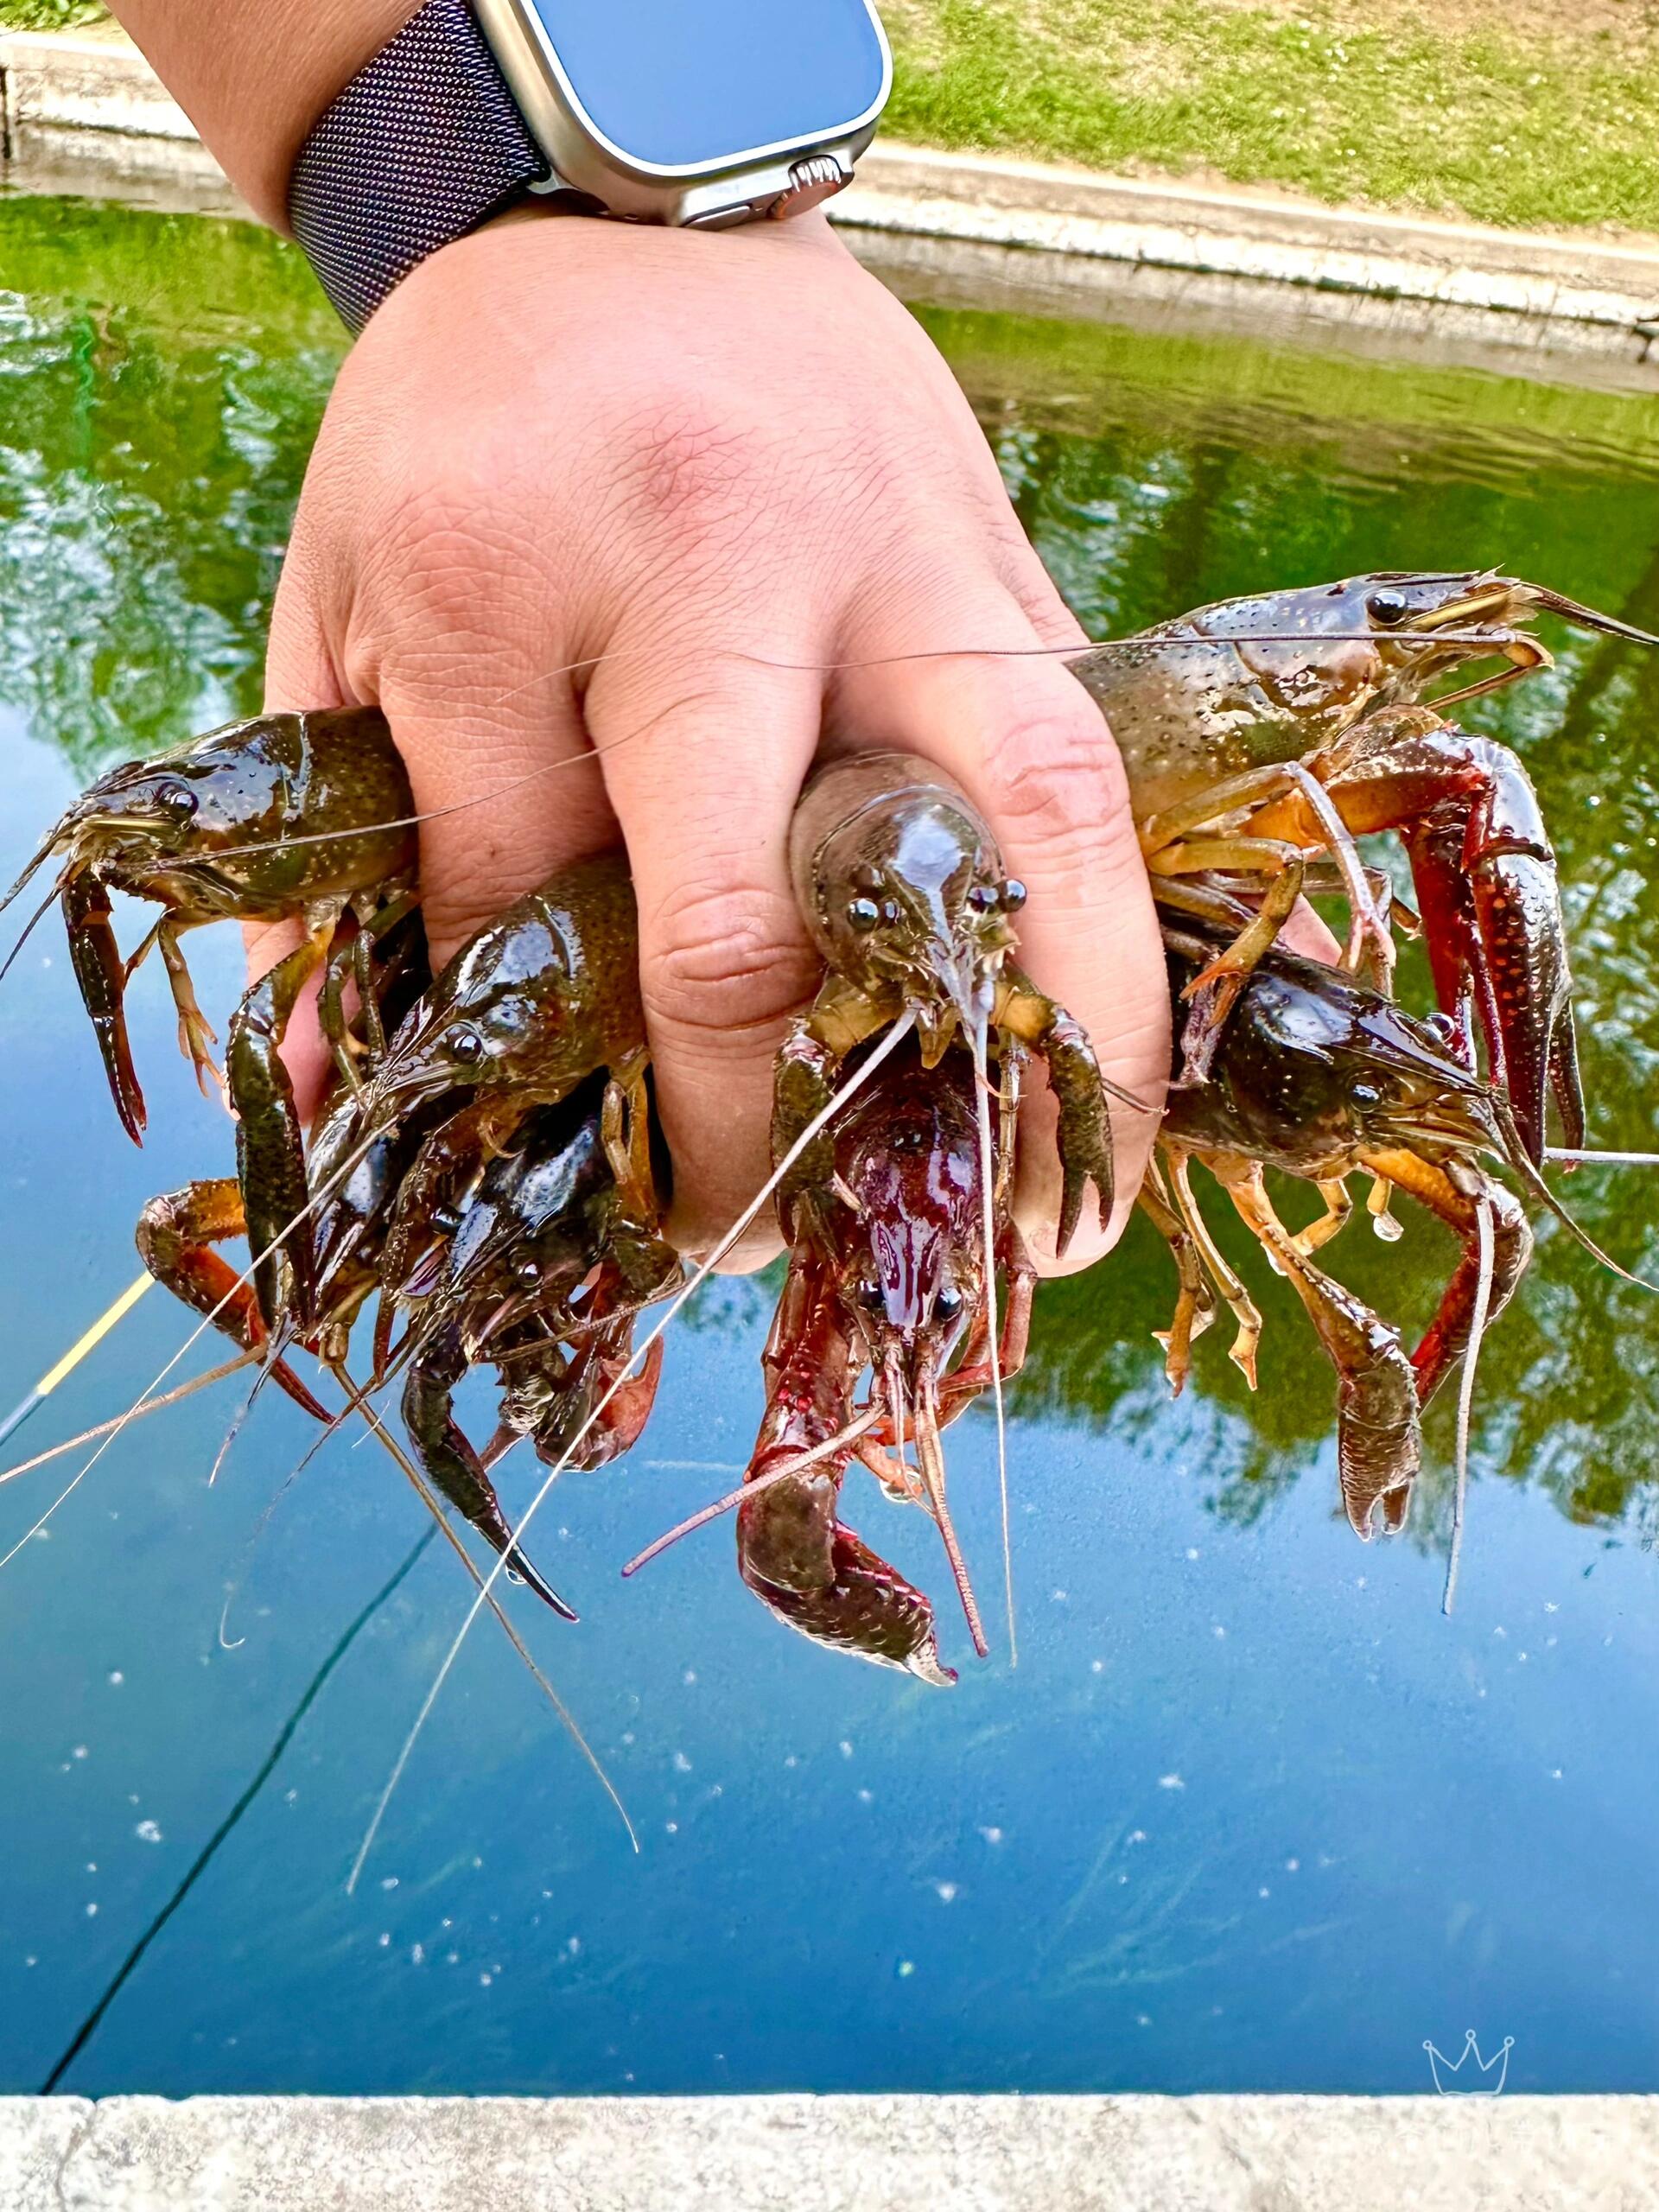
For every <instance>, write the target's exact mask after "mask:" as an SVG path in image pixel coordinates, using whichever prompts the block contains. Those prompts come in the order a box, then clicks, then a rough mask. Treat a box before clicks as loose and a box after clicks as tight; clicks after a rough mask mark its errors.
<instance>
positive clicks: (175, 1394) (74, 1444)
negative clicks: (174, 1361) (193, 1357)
mask: <svg viewBox="0 0 1659 2212" xmlns="http://www.w3.org/2000/svg"><path fill="white" fill-rule="evenodd" d="M258 1357H259V1354H258V1351H257V1348H256V1349H255V1350H254V1351H245V1352H238V1354H237V1356H236V1357H235V1358H234V1359H227V1360H226V1362H225V1363H224V1364H223V1365H222V1366H220V1367H210V1368H209V1369H208V1370H207V1373H206V1374H205V1375H198V1376H194V1377H193V1378H192V1379H191V1380H190V1381H189V1382H188V1383H180V1385H179V1387H178V1389H176V1390H169V1391H168V1393H167V1395H166V1396H165V1397H162V1398H150V1399H147V1400H146V1401H145V1402H144V1403H143V1405H142V1406H140V1407H139V1408H138V1410H137V1413H136V1414H117V1415H115V1416H114V1417H113V1418H112V1419H111V1420H109V1421H99V1424H98V1426H97V1427H95V1428H83V1429H82V1430H81V1432H80V1434H79V1436H68V1437H66V1438H65V1439H64V1440H63V1442H62V1443H61V1444H54V1446H52V1448H51V1450H50V1451H48V1452H36V1453H35V1457H34V1458H33V1459H20V1460H19V1461H18V1463H17V1465H16V1466H15V1467H5V1468H0V1483H10V1482H16V1479H17V1478H18V1476H19V1475H29V1474H33V1472H34V1471H35V1468H36V1467H44V1466H45V1465H48V1462H49V1461H51V1460H53V1459H62V1457H63V1455H64V1453H65V1452H73V1451H76V1450H78V1449H79V1446H81V1445H83V1444H96V1443H97V1441H98V1440H99V1437H100V1436H108V1435H110V1434H111V1433H113V1432H114V1430H116V1429H117V1428H118V1427H120V1426H121V1425H122V1423H123V1422H124V1421H143V1418H144V1416H145V1414H159V1413H162V1412H164V1411H165V1410H166V1408H168V1406H176V1405H179V1404H181V1403H182V1402H183V1401H184V1400H185V1399H186V1398H194V1396H195V1395H196V1393H197V1391H198V1390H205V1389H207V1386H208V1385H209V1383H222V1382H223V1381H224V1380H225V1378H226V1376H227V1375H239V1374H240V1373H241V1371H242V1370H243V1369H244V1368H245V1367H251V1365H252V1364H253V1363H254V1361H255V1360H256V1359H257V1358H258Z"/></svg>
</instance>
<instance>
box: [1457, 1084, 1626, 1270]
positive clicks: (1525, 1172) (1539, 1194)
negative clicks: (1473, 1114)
mask: <svg viewBox="0 0 1659 2212" xmlns="http://www.w3.org/2000/svg"><path fill="white" fill-rule="evenodd" d="M1491 1109H1492V1119H1493V1120H1494V1121H1495V1122H1497V1127H1498V1132H1499V1134H1500V1135H1502V1137H1503V1147H1502V1150H1501V1153H1500V1157H1501V1158H1502V1159H1503V1161H1504V1163H1505V1165H1506V1166H1509V1167H1510V1168H1512V1169H1513V1170H1514V1171H1515V1173H1516V1175H1517V1176H1518V1177H1519V1178H1520V1179H1521V1181H1522V1182H1523V1183H1524V1184H1525V1185H1526V1186H1527V1188H1528V1190H1529V1191H1530V1192H1531V1193H1532V1195H1533V1197H1534V1198H1536V1199H1537V1200H1538V1203H1539V1204H1540V1205H1542V1206H1544V1207H1547V1208H1548V1211H1550V1212H1551V1213H1553V1214H1554V1217H1555V1218H1556V1220H1557V1221H1559V1222H1560V1223H1561V1224H1563V1225H1564V1226H1565V1228H1566V1229H1567V1232H1568V1234H1569V1235H1571V1236H1574V1237H1576V1238H1577V1240H1578V1242H1579V1243H1580V1244H1582V1245H1583V1247H1584V1249H1585V1250H1586V1252H1587V1253H1588V1254H1589V1255H1590V1256H1591V1258H1592V1260H1595V1261H1597V1262H1599V1264H1600V1265H1601V1266H1602V1267H1604V1268H1606V1269H1607V1270H1608V1272H1609V1273H1610V1274H1616V1275H1617V1276H1618V1278H1619V1279H1620V1281H1623V1282H1633V1283H1635V1284H1636V1285H1637V1288H1638V1289H1641V1290H1647V1291H1651V1292H1652V1293H1653V1294H1654V1296H1655V1297H1656V1298H1659V1283H1651V1282H1649V1281H1648V1280H1647V1278H1646V1276H1645V1275H1638V1274H1631V1272H1630V1268H1622V1267H1620V1265H1619V1263H1618V1261H1617V1260H1615V1259H1614V1258H1612V1256H1611V1255H1610V1254H1608V1253H1606V1252H1604V1251H1603V1250H1602V1249H1601V1247H1600V1245H1599V1244H1598V1243H1597V1242H1596V1240H1595V1238H1594V1237H1593V1236H1592V1235H1591V1234H1590V1232H1589V1230H1587V1229H1586V1228H1584V1227H1582V1226H1581V1224H1580V1223H1578V1222H1576V1221H1574V1219H1573V1217H1572V1215H1571V1214H1570V1213H1569V1212H1568V1211H1567V1208H1566V1207H1565V1206H1564V1205H1562V1204H1561V1202H1560V1199H1559V1198H1557V1197H1556V1195H1555V1193H1554V1191H1552V1190H1551V1189H1550V1187H1549V1185H1548V1183H1546V1182H1545V1180H1544V1179H1543V1177H1542V1176H1541V1174H1540V1173H1539V1172H1538V1170H1537V1168H1536V1167H1535V1166H1534V1165H1533V1163H1532V1160H1531V1159H1530V1157H1529V1154H1528V1152H1527V1148H1526V1147H1525V1145H1523V1144H1522V1141H1521V1132H1520V1130H1519V1129H1518V1128H1516V1125H1515V1116H1514V1115H1513V1114H1512V1113H1511V1112H1510V1103H1509V1101H1508V1099H1507V1098H1505V1097H1504V1096H1503V1094H1502V1093H1501V1092H1498V1091H1495V1092H1494V1093H1493V1094H1492V1097H1491Z"/></svg>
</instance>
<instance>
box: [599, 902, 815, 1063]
mask: <svg viewBox="0 0 1659 2212" xmlns="http://www.w3.org/2000/svg"><path fill="white" fill-rule="evenodd" d="M640 982H641V987H642V988H643V990H644V994H645V1003H646V1006H647V1007H649V1009H650V1011H651V1014H652V1018H653V1020H654V1021H655V1022H657V1023H658V1024H660V1025H665V1026H667V1027H669V1028H671V1030H673V1031H675V1032H677V1033H680V1034H682V1035H683V1036H687V1037H696V1036H697V1035H703V1036H708V1035H710V1034H721V1035H724V1034H730V1033H740V1032H742V1031H745V1030H753V1029H755V1028H760V1027H772V1026H773V1025H775V1024H776V1023H777V1022H778V1021H779V1020H781V1019H782V1017H783V1016H784V1015H785V1014H786V1013H787V1012H788V1011H789V1010H790V1009H791V1007H795V1006H797V1005H798V1004H799V1002H800V1001H801V1000H802V999H803V998H804V997H805V996H806V995H807V994H808V993H809V992H810V988H811V986H812V963H811V958H810V953H809V951H808V949H807V947H806V945H805V944H804V942H803V939H802V934H801V928H800V922H799V918H798V916H797V914H796V912H795V910H794V906H793V905H792V903H791V901H790V900H789V899H787V898H785V897H782V896H780V895H779V894H778V893H772V892H767V891H764V890H760V889H758V888H755V889H749V890H747V891H746V890H742V889H734V888H733V887H731V886H730V885H729V884H724V883H722V884H718V885H717V884H714V883H706V882H705V883H700V884H692V885H688V886H686V887H683V888H681V889H679V890H677V891H676V892H674V893H672V894H671V896H670V897H669V898H668V899H666V900H665V901H664V904H663V905H662V906H660V907H659V908H658V912H657V915H656V917H655V927H654V929H653V930H652V942H651V944H650V946H649V948H648V949H647V950H645V952H644V954H643V956H642V958H641V963H640Z"/></svg>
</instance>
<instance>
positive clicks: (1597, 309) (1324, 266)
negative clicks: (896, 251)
mask: <svg viewBox="0 0 1659 2212" xmlns="http://www.w3.org/2000/svg"><path fill="white" fill-rule="evenodd" d="M839 206H840V207H841V209H842V212H843V213H844V216H845V219H847V220H848V221H849V222H855V223H858V224H861V225H863V226H867V227H868V228H872V229H888V230H899V231H907V232H919V233H921V234H922V235H925V236H929V237H933V238H963V239H974V240H977V241H980V242H982V243H984V244H988V245H1015V246H1024V247H1027V248H1028V249H1033V250H1037V251H1045V252H1051V253H1063V254H1070V255H1082V256H1086V257H1093V258H1098V259H1101V260H1105V261H1127V262H1134V263H1136V264H1147V265H1150V266H1153V267H1158V268H1164V269H1179V270H1192V271H1193V272H1195V273H1198V274H1202V275H1205V276H1225V277H1252V278H1255V279H1257V280H1260V281H1265V282H1268V283H1281V284H1284V283H1289V284H1300V285H1308V286H1312V287H1313V288H1314V289H1318V290H1321V291H1340V292H1363V293H1368V294H1370V295H1373V296H1382V297H1383V298H1387V299H1409V300H1422V301H1427V302H1434V303H1438V304H1443V305H1446V306H1450V307H1461V308H1488V309H1492V310H1496V311H1497V312H1499V313H1503V314H1508V315H1527V316H1536V317H1541V318H1548V317H1557V316H1560V317H1566V318H1567V319H1569V320H1572V321H1583V322H1592V323H1605V324H1611V325H1615V326H1617V327H1624V328H1630V327H1642V326H1649V329H1648V331H1647V333H1646V334H1649V335H1654V334H1659V240H1638V241H1636V242H1633V243H1631V244H1629V245H1624V244H1618V243H1615V242H1613V241H1611V240H1607V239H1602V238H1593V237H1587V236H1586V237H1559V238H1558V237H1553V236H1549V235H1547V234H1544V233H1541V232H1524V231H1502V230H1497V229H1492V228H1489V227H1486V226H1482V225H1478V224H1473V223H1440V222H1431V221H1428V220H1426V219H1421V218H1418V217H1414V216H1408V215H1390V214H1386V213H1372V212H1368V211H1364V210H1358V209H1351V208H1342V207H1322V206H1320V205H1319V204H1318V203H1317V202H1316V201H1313V200H1296V199H1293V198H1291V197H1289V196H1288V195H1283V194H1266V193H1249V192H1236V191H1217V190H1212V189H1210V188H1205V187H1202V186H1198V185H1185V184H1180V183H1179V182H1173V181H1172V182H1163V181H1148V180H1145V179H1141V178H1136V177H1118V176H1102V175H1094V174H1092V173H1091V172H1090V171H1088V170H1084V169H1069V168H1054V167H1051V166H1049V165H1048V164H1046V163H1042V162H1010V161H1004V160H1001V159H996V160H992V159H990V158H988V157H983V156H980V157H976V156H972V155H963V154H941V153H935V152H931V151H930V150H928V149H925V148H922V147H907V146H892V145H888V146H883V145H881V144H880V143H878V144H877V145H875V146H874V147H873V148H872V149H871V150H870V152H869V153H868V155H867V156H865V159H864V162H863V163H862V164H861V168H860V170H859V181H858V182H857V183H855V185H854V186H853V188H851V190H850V191H849V193H848V194H846V195H845V196H844V197H843V199H842V200H841V201H840V203H839Z"/></svg>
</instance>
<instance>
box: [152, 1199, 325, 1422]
mask: <svg viewBox="0 0 1659 2212" xmlns="http://www.w3.org/2000/svg"><path fill="white" fill-rule="evenodd" d="M246 1229H247V1224H246V1222H245V1219H244V1217H243V1212H242V1193H241V1191H240V1190H239V1188H238V1185H237V1182H236V1179H235V1177H234V1176H231V1175H221V1176H215V1177H213V1179H211V1180H207V1181H203V1182H199V1183H187V1184H186V1185H185V1186H184V1188H183V1189H182V1190H181V1191H167V1192H162V1195H161V1196H160V1197H159V1198H152V1199H151V1200H150V1201H149V1205H147V1206H146V1207H145V1208H144V1210H143V1213H141V1214H140V1215H139V1217H138V1227H137V1232H136V1239H135V1241H136V1242H137V1246H138V1256H139V1257H140V1259H142V1260H143V1263H144V1265H145V1266H146V1267H147V1268H149V1272H150V1273H151V1274H153V1275H154V1276H155V1278H156V1281H157V1282H159V1283H161V1284H162V1285H163V1286H164V1287H166V1288H167V1289H168V1290H170V1291H171V1292H172V1293H173V1295H174V1296H175V1298H178V1299H181V1300H183V1301H184V1303H185V1304H186V1305H187V1306H191V1307H193V1308H194V1311H195V1312H196V1313H201V1314H205V1315H206V1316H207V1319H209V1320H211V1321H212V1322H213V1325H214V1327H215V1328H218V1329H220V1330H222V1331H223V1332H224V1333H225V1334H226V1336H227V1337H229V1338H230V1339H231V1340H232V1343H233V1344H240V1345H241V1347H242V1349H243V1351H260V1350H262V1349H263V1348H264V1345H265V1344H268V1343H269V1341H270V1334H269V1332H268V1330H267V1328H266V1326H265V1322H264V1316H263V1314H262V1313H260V1310H259V1306H258V1301H257V1299H256V1298H255V1296H254V1294H253V1291H252V1288H251V1286H250V1285H249V1284H247V1283H245V1282H242V1281H239V1280H238V1276H237V1274H236V1271H235V1269H234V1268H232V1266H231V1264H230V1262H228V1261H227V1260H225V1259H223V1258H221V1257H220V1255H219V1254H218V1253H217V1252H215V1251H213V1249H211V1248H212V1247H213V1245H214V1244H217V1243H223V1242H224V1241H225V1239H226V1238H227V1237H231V1236H244V1235H245V1234H246ZM271 1374H272V1376H273V1377H274V1379H275V1380H276V1381H277V1383H279V1384H280V1385H281V1387H282V1388H283V1389H284V1390H286V1391H287V1393H288V1395H289V1397H290V1398H292V1399H293V1401H294V1402H295V1404H296V1406H301V1407H302V1408H304V1410H305V1411H306V1412H307V1413H308V1414H310V1415H311V1416H312V1418H313V1419H314V1420H316V1421H330V1420H332V1419H333V1415H332V1414H330V1413H329V1412H328V1411H327V1408H326V1407H324V1406H322V1405H320V1404H319V1403H318V1402H317V1400H316V1399H315V1398H314V1397H313V1396H312V1395H311V1393H310V1391H309V1390H308V1389H306V1387H305V1385H304V1383H302V1382H301V1380H300V1378H299V1376H297V1375H296V1374H295V1372H294V1370H293V1369H292V1368H291V1367H289V1364H288V1363H287V1361H286V1360H282V1359H279V1360H277V1362H276V1363H274V1364H273V1366H272V1368H271Z"/></svg>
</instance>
